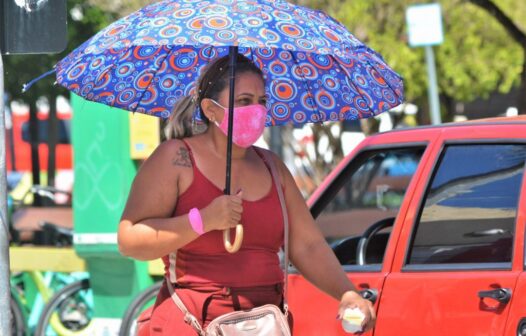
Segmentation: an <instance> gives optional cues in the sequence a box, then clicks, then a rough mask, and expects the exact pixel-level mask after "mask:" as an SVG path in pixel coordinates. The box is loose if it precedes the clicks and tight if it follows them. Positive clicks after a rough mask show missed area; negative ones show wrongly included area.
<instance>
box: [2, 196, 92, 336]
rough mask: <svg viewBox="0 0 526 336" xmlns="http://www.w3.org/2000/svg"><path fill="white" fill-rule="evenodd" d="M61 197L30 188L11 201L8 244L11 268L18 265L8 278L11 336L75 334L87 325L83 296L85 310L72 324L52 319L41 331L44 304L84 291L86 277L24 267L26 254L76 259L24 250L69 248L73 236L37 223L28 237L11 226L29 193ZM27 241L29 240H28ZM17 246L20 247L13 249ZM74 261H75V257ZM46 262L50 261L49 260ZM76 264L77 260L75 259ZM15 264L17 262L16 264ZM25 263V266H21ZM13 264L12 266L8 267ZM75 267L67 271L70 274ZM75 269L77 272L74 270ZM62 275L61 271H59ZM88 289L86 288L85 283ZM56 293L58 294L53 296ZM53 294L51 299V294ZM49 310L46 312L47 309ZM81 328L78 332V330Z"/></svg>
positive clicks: (88, 302)
mask: <svg viewBox="0 0 526 336" xmlns="http://www.w3.org/2000/svg"><path fill="white" fill-rule="evenodd" d="M59 192H60V193H64V192H62V191H59V190H56V189H55V188H52V187H42V186H32V187H31V188H30V189H29V190H28V191H27V192H26V193H25V194H24V196H23V197H22V198H21V199H19V200H13V199H12V200H11V202H10V204H11V205H12V209H10V210H12V211H10V214H11V216H10V224H11V225H10V233H11V237H12V239H11V242H12V243H14V244H13V245H12V246H11V248H10V251H11V252H10V254H11V255H12V256H13V258H12V259H14V264H18V268H19V269H18V270H19V271H20V272H17V273H15V274H14V275H13V276H12V277H11V300H10V309H11V312H12V316H13V319H12V335H16V336H23V335H38V334H36V333H35V332H36V331H37V329H39V328H40V329H39V330H44V331H43V332H41V333H40V334H41V335H57V334H58V335H67V334H68V331H70V329H73V330H74V331H75V332H76V331H78V330H79V329H83V328H84V327H87V326H88V325H89V321H90V320H91V316H90V315H89V309H91V307H92V306H93V303H92V299H91V298H90V297H89V295H84V296H83V302H84V303H85V306H86V307H89V309H84V310H82V312H81V314H80V315H79V314H77V317H76V318H77V321H76V323H75V321H73V322H72V319H71V316H72V315H71V314H69V317H68V318H69V319H68V318H66V316H64V315H60V316H58V315H57V316H52V318H51V319H50V321H49V323H48V324H49V325H50V327H49V328H48V327H45V326H47V324H44V323H42V322H41V320H42V317H41V316H40V315H41V312H45V311H46V307H48V306H47V305H46V306H45V304H46V302H48V301H49V303H53V299H54V298H56V297H57V294H60V293H63V292H64V291H65V290H66V289H70V288H76V287H78V286H79V284H81V285H82V287H83V288H84V287H86V285H85V283H86V282H87V281H86V278H87V274H86V273H83V272H81V273H78V272H76V273H68V272H66V273H64V272H56V271H46V272H43V271H42V269H45V266H43V265H26V264H27V263H30V262H28V260H32V259H36V258H31V257H29V258H28V256H27V255H28V254H31V253H33V254H34V255H37V256H39V257H41V256H42V255H43V254H44V255H45V254H46V253H54V254H55V255H56V254H57V253H62V254H64V253H65V254H68V253H69V254H70V255H71V256H70V258H71V257H76V256H75V255H74V252H73V250H71V249H57V248H49V247H48V248H45V247H42V246H36V247H35V246H27V245H26V244H27V243H30V244H36V245H46V246H53V247H68V246H71V244H72V238H73V233H72V230H71V229H67V228H62V227H59V226H57V225H54V224H52V223H49V222H39V223H37V224H38V226H37V228H40V230H39V231H38V234H34V233H33V234H30V233H28V232H20V231H18V230H17V228H16V226H15V225H14V224H15V223H14V220H13V218H14V217H16V211H17V210H22V209H24V210H27V209H28V207H26V206H25V200H26V199H27V196H28V195H29V194H31V193H37V194H39V195H41V196H44V197H47V198H50V199H53V197H54V195H55V194H56V193H59ZM28 237H29V238H30V239H28ZM16 245H21V246H16ZM76 258H77V259H78V257H76ZM48 259H53V258H52V257H50V258H48ZM78 260H80V259H78ZM17 261H18V262H17ZM24 263H26V264H24ZM12 264H13V263H12ZM74 268H75V267H73V269H71V270H65V271H73V270H75V269H74ZM77 268H81V267H78V266H77ZM63 271H64V270H63ZM87 283H88V286H89V282H87ZM57 290H58V292H57ZM55 292H56V294H55V295H54V296H53V293H55ZM48 310H49V309H48ZM79 326H81V327H82V328H80V327H79Z"/></svg>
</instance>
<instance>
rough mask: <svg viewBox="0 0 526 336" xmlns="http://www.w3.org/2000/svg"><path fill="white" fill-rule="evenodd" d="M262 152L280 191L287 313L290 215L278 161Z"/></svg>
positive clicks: (285, 305) (286, 312)
mask: <svg viewBox="0 0 526 336" xmlns="http://www.w3.org/2000/svg"><path fill="white" fill-rule="evenodd" d="M258 152H259V153H261V154H262V155H263V156H264V158H265V161H266V162H267V164H268V166H269V168H270V173H271V174H272V179H273V180H274V184H275V185H276V190H277V191H278V197H279V203H280V205H281V213H282V215H283V231H284V232H283V250H284V251H283V252H284V253H285V256H284V261H283V274H284V277H285V278H284V280H283V281H284V283H283V310H284V311H285V315H287V314H288V312H289V305H288V300H287V295H288V288H289V286H288V283H289V276H288V275H289V215H288V213H287V205H286V203H285V196H284V195H283V188H282V187H281V179H280V178H279V174H278V171H277V168H276V163H275V162H274V159H273V158H272V155H271V154H270V152H268V151H266V150H262V151H258Z"/></svg>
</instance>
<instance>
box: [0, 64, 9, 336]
mask: <svg viewBox="0 0 526 336" xmlns="http://www.w3.org/2000/svg"><path fill="white" fill-rule="evenodd" d="M5 151H6V149H5V116H4V63H3V61H2V55H1V54H0V221H1V222H2V223H1V226H0V307H2V313H1V314H0V335H1V336H4V335H5V336H8V335H11V309H9V301H10V299H11V295H10V293H11V291H10V288H9V224H8V223H7V176H6V155H5V154H6V152H5Z"/></svg>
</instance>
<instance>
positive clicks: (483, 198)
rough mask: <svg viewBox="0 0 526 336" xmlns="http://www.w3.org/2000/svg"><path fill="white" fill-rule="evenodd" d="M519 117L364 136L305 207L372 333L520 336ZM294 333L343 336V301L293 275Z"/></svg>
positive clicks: (525, 188)
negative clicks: (372, 318) (366, 306)
mask: <svg viewBox="0 0 526 336" xmlns="http://www.w3.org/2000/svg"><path fill="white" fill-rule="evenodd" d="M525 166H526V117H524V116H519V117H513V118H495V119H487V120H479V121H474V122H465V123H457V124H445V125H441V126H430V127H418V128H413V129H404V130H394V131H390V132H386V133H381V134H378V135H374V136H370V137H368V138H366V139H365V140H364V141H363V142H362V143H361V144H360V145H359V146H358V147H357V148H356V149H355V150H354V151H353V152H352V153H351V154H350V155H348V156H347V157H346V158H345V159H344V160H343V161H342V162H341V164H340V165H339V166H338V167H337V168H336V169H335V170H334V171H333V172H332V173H331V174H330V175H329V176H328V177H327V179H326V180H325V182H324V183H323V185H322V186H320V187H319V188H318V189H317V190H316V192H315V193H314V194H313V196H312V197H311V198H310V199H309V205H310V206H311V211H312V213H313V215H314V217H315V218H316V220H317V223H318V224H319V226H320V228H321V229H322V231H323V232H324V234H325V236H326V238H327V240H328V241H329V243H330V244H331V246H332V247H333V250H334V253H335V254H336V256H337V257H338V259H339V260H340V262H341V264H342V267H343V268H344V269H345V271H346V272H347V274H348V276H349V278H350V279H352V281H353V282H354V284H355V285H356V286H357V287H358V288H359V289H360V290H362V293H363V295H364V296H365V297H367V298H369V299H370V300H371V301H373V302H374V304H375V308H376V311H377V315H378V320H377V323H376V328H375V329H374V330H373V331H371V332H369V333H367V335H380V336H389V335H393V336H395V335H396V336H399V335H418V336H422V335H425V336H432V335H437V336H438V335H441V336H443V335H448V336H451V335H462V336H465V335H510V336H511V335H526V273H525V272H524V269H525V266H526V260H525V257H524V255H525V226H526V181H525V179H524V175H525ZM289 283H290V285H289V287H290V288H289V301H290V307H291V310H292V312H293V313H294V319H295V326H294V331H295V334H296V335H301V336H308V335H316V336H320V335H345V333H344V331H343V329H342V327H341V323H340V322H339V321H337V320H336V312H337V305H338V302H337V301H336V300H333V299H331V298H329V297H328V296H326V295H325V294H323V293H321V292H320V291H319V290H317V289H316V288H315V287H314V286H312V285H311V284H309V283H308V282H307V281H306V280H305V279H304V278H303V277H302V276H301V275H299V274H297V273H296V274H291V275H290V282H289Z"/></svg>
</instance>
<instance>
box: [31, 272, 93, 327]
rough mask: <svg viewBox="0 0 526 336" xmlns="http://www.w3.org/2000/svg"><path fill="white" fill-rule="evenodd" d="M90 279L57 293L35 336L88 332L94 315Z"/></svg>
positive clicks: (66, 287) (68, 286) (46, 310)
mask: <svg viewBox="0 0 526 336" xmlns="http://www.w3.org/2000/svg"><path fill="white" fill-rule="evenodd" d="M91 295H92V293H91V287H90V283H89V279H83V280H80V281H76V282H73V283H71V284H69V285H67V286H65V287H63V288H62V289H60V290H59V291H58V292H56V293H55V294H54V295H53V296H52V297H51V299H49V301H48V303H47V304H46V306H45V307H44V309H43V311H42V315H41V316H40V318H39V320H38V324H37V327H36V329H35V336H49V335H57V334H58V335H61V336H73V335H81V334H82V331H84V330H86V329H87V327H88V325H89V323H90V322H91V318H92V315H93V307H92V306H93V304H92V301H93V300H92V297H91Z"/></svg>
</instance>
